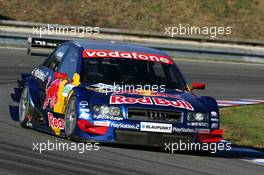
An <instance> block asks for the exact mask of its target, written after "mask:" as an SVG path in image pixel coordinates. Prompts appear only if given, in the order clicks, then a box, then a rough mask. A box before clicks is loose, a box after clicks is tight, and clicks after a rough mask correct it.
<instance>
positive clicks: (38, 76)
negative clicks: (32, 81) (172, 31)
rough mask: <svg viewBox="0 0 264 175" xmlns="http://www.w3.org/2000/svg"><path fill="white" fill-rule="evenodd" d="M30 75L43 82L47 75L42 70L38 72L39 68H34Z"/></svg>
mask: <svg viewBox="0 0 264 175" xmlns="http://www.w3.org/2000/svg"><path fill="white" fill-rule="evenodd" d="M32 74H33V75H34V76H35V77H37V78H38V79H40V80H41V81H45V78H46V77H47V75H48V72H46V73H45V72H44V71H42V70H40V69H39V68H35V69H34V70H33V71H32Z"/></svg>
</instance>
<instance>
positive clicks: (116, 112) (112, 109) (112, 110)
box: [109, 106, 121, 116]
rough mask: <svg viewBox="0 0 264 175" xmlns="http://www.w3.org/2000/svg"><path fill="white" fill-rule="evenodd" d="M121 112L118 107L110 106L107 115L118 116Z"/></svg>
mask: <svg viewBox="0 0 264 175" xmlns="http://www.w3.org/2000/svg"><path fill="white" fill-rule="evenodd" d="M120 112H121V110H120V108H119V107H115V106H111V107H110V110H109V114H110V115H113V116H118V115H119V114H120Z"/></svg>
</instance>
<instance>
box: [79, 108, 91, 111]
mask: <svg viewBox="0 0 264 175" xmlns="http://www.w3.org/2000/svg"><path fill="white" fill-rule="evenodd" d="M80 112H90V109H87V108H80Z"/></svg>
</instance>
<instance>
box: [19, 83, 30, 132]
mask: <svg viewBox="0 0 264 175" xmlns="http://www.w3.org/2000/svg"><path fill="white" fill-rule="evenodd" d="M29 114H30V109H29V90H28V86H25V87H24V89H23V91H22V94H21V97H20V101H19V121H20V125H21V126H22V127H24V128H26V127H27V117H28V115H29Z"/></svg>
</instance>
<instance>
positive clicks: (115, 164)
mask: <svg viewBox="0 0 264 175" xmlns="http://www.w3.org/2000/svg"><path fill="white" fill-rule="evenodd" d="M25 53H26V50H25V49H8V48H5V49H3V48H0V112H1V116H0V139H1V141H0V174H147V175H148V174H190V175H193V174H195V175H199V174H203V175H211V174H212V175H213V174H219V175H220V174H221V175H223V174H225V175H228V174H230V175H231V174H232V175H233V174H241V175H243V174H245V175H248V174H251V175H257V174H259V175H263V173H264V166H260V165H255V164H251V163H248V162H245V161H242V160H239V159H235V158H222V157H214V156H199V155H186V154H173V155H172V154H170V153H165V152H154V151H148V150H139V149H128V148H122V147H110V146H100V150H99V151H86V152H85V153H84V154H79V153H77V152H74V151H68V152H66V151H64V152H63V151H60V152H58V151H47V152H44V153H42V154H40V153H38V152H36V151H32V148H33V146H32V143H33V142H34V143H36V142H47V140H50V141H55V140H56V139H57V140H58V141H62V142H68V141H66V140H64V139H59V138H56V137H53V136H49V135H46V134H43V133H40V132H37V131H33V130H30V129H22V128H21V127H20V126H19V124H18V123H16V122H13V121H12V120H11V119H10V116H9V113H8V104H9V103H10V102H11V100H10V97H9V95H10V93H11V91H12V88H13V87H14V85H15V82H16V80H17V79H18V78H19V74H20V73H21V72H25V71H30V70H31V68H32V67H33V66H35V65H37V64H39V63H40V62H42V61H43V58H38V57H28V56H26V54H25ZM177 63H178V64H179V66H180V67H181V68H182V71H183V72H184V73H185V74H186V76H187V78H188V79H189V80H190V81H194V80H196V81H202V82H205V83H207V84H208V90H207V91H205V92H202V94H208V95H213V96H215V97H217V98H221V97H222V98H224V97H252V98H254V97H259V95H263V94H264V93H263V92H264V88H263V87H264V65H249V64H231V63H212V62H200V61H182V60H179V61H177ZM262 97H263V96H262Z"/></svg>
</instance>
